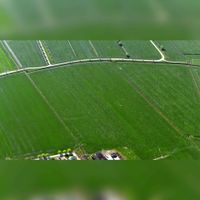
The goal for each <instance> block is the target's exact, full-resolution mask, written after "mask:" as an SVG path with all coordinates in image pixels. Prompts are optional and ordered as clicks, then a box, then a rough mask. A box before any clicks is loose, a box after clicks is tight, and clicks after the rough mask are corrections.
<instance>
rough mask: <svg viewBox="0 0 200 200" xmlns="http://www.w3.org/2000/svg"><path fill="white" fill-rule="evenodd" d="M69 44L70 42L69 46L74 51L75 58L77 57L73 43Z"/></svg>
mask: <svg viewBox="0 0 200 200" xmlns="http://www.w3.org/2000/svg"><path fill="white" fill-rule="evenodd" d="M67 42H68V44H69V46H70V48H71V50H72V53H73V54H74V56H75V57H77V54H76V52H75V50H74V48H73V46H72V44H71V42H70V41H69V40H67Z"/></svg>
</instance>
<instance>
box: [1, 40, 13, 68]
mask: <svg viewBox="0 0 200 200" xmlns="http://www.w3.org/2000/svg"><path fill="white" fill-rule="evenodd" d="M13 69H16V64H15V63H14V61H13V59H12V58H11V56H10V55H8V54H7V53H6V50H5V48H4V46H3V44H2V43H0V72H6V71H9V70H13Z"/></svg>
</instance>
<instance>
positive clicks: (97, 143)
mask: <svg viewBox="0 0 200 200" xmlns="http://www.w3.org/2000/svg"><path fill="white" fill-rule="evenodd" d="M122 43H123V45H124V47H125V48H126V50H127V51H128V52H129V54H131V57H133V55H137V56H138V58H142V59H143V58H144V59H159V54H158V52H157V51H156V50H155V49H152V51H151V48H153V45H152V46H150V44H151V43H150V42H148V41H141V42H138V41H135V44H134V42H128V41H122ZM8 44H9V45H10V47H11V48H12V50H13V51H14V53H15V54H16V56H17V57H18V58H19V59H20V62H22V63H23V66H24V67H27V66H41V65H45V61H44V57H43V56H44V55H42V51H41V49H39V47H38V44H37V43H36V41H27V42H25V41H8ZM42 44H43V46H44V49H45V51H46V53H47V55H48V57H49V60H50V61H51V63H59V62H64V61H67V60H77V59H83V58H97V57H99V56H100V57H108V58H109V57H125V52H124V51H123V49H122V48H121V47H120V46H119V45H118V44H117V42H116V41H102V42H100V41H42ZM142 44H144V48H143V47H142ZM195 44H196V43H195ZM145 48H147V51H146V52H145V53H143V51H144V49H145ZM21 49H23V51H22V50H21ZM0 50H2V51H0V56H1V55H2V58H4V57H5V59H2V60H1V62H4V63H6V62H10V63H12V62H13V58H11V56H10V55H9V53H8V52H6V51H3V47H2V49H1V48H0ZM25 50H26V51H25ZM136 50H138V51H137V53H135V52H136ZM130 52H131V53H130ZM6 59H7V61H6ZM10 66H11V64H10ZM1 69H2V71H3V70H4V68H1ZM199 74H200V72H199V69H198V68H192V67H191V68H189V67H185V66H181V65H170V64H144V63H141V64H136V63H129V64H127V63H93V64H91V63H90V64H79V65H72V66H68V67H65V66H63V67H60V68H55V69H46V70H40V71H35V72H29V73H28V72H26V73H20V74H19V73H18V74H15V75H9V76H1V77H0V99H1V101H0V147H1V148H0V158H8V157H11V158H22V157H27V156H30V155H37V154H39V153H40V152H54V151H57V150H59V149H63V148H68V147H71V148H76V147H79V146H81V147H82V148H84V149H85V151H86V152H88V153H93V152H96V151H99V150H101V149H118V150H119V151H120V152H122V153H123V154H124V155H125V156H126V157H127V158H129V159H154V158H159V157H162V156H167V157H166V158H168V159H184V158H185V159H199V156H200V153H199V145H200V143H199V141H198V139H197V137H196V136H198V135H200V126H199V122H200V117H199V116H200V103H199V98H200V75H199Z"/></svg>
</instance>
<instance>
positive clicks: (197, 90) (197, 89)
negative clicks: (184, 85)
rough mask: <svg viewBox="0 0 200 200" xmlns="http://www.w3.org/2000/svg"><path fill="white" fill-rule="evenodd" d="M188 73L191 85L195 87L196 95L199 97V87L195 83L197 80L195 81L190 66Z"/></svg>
mask: <svg viewBox="0 0 200 200" xmlns="http://www.w3.org/2000/svg"><path fill="white" fill-rule="evenodd" d="M189 73H190V75H191V78H192V82H193V85H194V87H195V89H196V92H197V96H198V97H199V99H200V89H199V86H198V84H197V81H196V79H195V77H194V74H193V72H192V69H191V67H190V68H189Z"/></svg>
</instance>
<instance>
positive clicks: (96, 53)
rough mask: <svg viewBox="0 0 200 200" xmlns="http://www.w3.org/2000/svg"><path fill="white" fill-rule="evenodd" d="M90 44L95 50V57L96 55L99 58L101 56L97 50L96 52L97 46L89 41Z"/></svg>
mask: <svg viewBox="0 0 200 200" xmlns="http://www.w3.org/2000/svg"><path fill="white" fill-rule="evenodd" d="M89 44H90V46H91V47H92V49H93V51H94V53H95V55H96V56H97V57H99V54H98V52H97V50H96V48H95V46H94V44H93V43H92V41H91V40H89Z"/></svg>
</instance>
